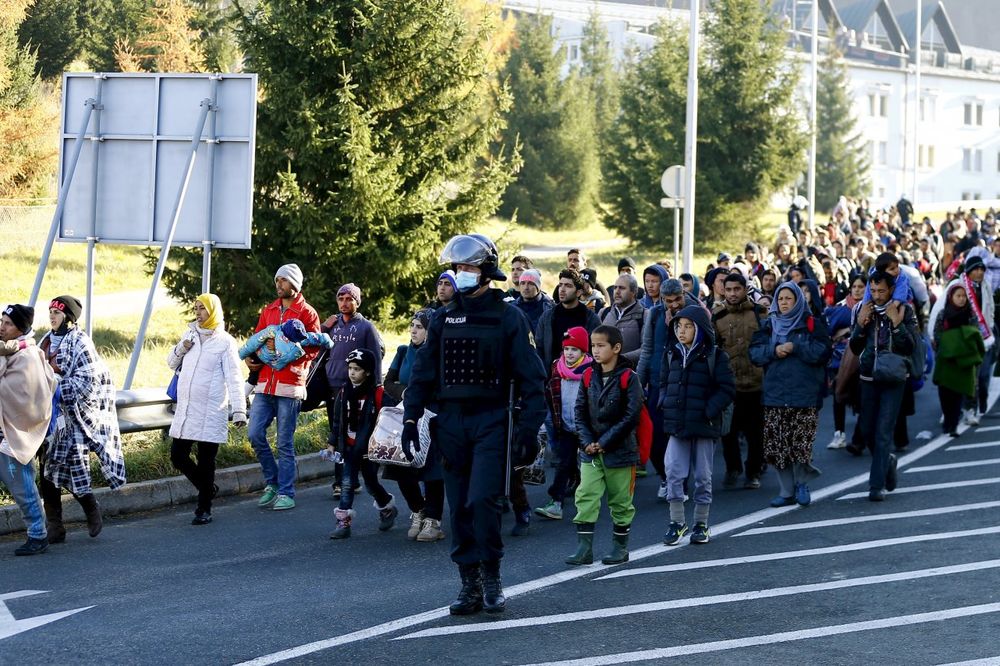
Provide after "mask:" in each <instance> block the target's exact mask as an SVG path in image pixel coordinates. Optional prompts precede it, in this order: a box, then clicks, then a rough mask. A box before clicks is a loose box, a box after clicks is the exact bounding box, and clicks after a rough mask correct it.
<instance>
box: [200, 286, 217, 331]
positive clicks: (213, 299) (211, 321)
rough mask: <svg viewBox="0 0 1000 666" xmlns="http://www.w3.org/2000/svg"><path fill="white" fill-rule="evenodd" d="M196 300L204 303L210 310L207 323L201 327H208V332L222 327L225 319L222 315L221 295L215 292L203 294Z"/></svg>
mask: <svg viewBox="0 0 1000 666" xmlns="http://www.w3.org/2000/svg"><path fill="white" fill-rule="evenodd" d="M195 300H196V301H198V302H199V303H201V304H202V305H204V306H205V309H206V310H208V319H206V320H205V324H204V326H202V327H201V328H205V329H207V330H208V332H212V331H214V330H215V329H217V328H221V327H222V324H223V323H224V321H223V316H222V301H220V300H219V297H218V296H216V295H215V294H202V295H201V296H199V297H198V298H196V299H195Z"/></svg>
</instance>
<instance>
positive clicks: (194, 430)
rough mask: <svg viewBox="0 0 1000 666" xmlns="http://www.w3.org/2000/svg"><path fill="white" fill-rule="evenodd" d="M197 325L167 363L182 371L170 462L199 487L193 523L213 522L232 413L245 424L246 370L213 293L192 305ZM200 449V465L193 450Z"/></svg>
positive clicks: (174, 350)
mask: <svg viewBox="0 0 1000 666" xmlns="http://www.w3.org/2000/svg"><path fill="white" fill-rule="evenodd" d="M194 312H195V317H196V318H197V320H196V321H193V322H191V324H189V329H190V330H188V331H187V332H185V333H184V335H183V337H181V340H180V342H178V343H177V344H176V345H175V346H174V348H173V349H172V350H171V351H170V353H169V354H168V355H167V365H169V366H170V368H171V369H172V370H179V373H180V374H179V375H178V377H177V409H176V411H175V412H174V420H173V422H172V423H171V424H170V436H171V437H172V438H173V443H172V444H171V446H170V462H172V463H173V465H174V467H176V468H177V469H178V470H180V471H181V472H182V473H183V474H184V476H186V477H187V478H188V480H190V481H191V483H192V484H194V487H195V488H197V489H198V507H197V509H195V512H194V520H193V521H191V524H192V525H207V524H208V523H210V522H212V498H213V497H215V494H216V493H217V492H218V487H217V486H216V485H215V457H216V455H218V453H219V445H220V444H223V443H225V442H226V441H227V440H228V439H229V412H230V410H231V411H232V413H233V425H235V426H236V427H242V426H245V425H246V422H247V414H246V402H245V400H244V397H243V372H242V364H241V363H240V359H239V355H238V353H237V350H238V347H237V345H236V341H235V340H234V339H233V337H232V336H231V335H229V334H228V333H226V331H225V327H224V326H223V316H222V303H221V302H220V301H219V297H218V296H216V295H215V294H202V295H201V296H199V297H198V298H197V299H196V300H195V303H194ZM195 444H197V445H198V454H197V462H195V461H193V460H191V449H192V448H193V447H194V445H195Z"/></svg>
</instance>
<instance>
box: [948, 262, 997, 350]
mask: <svg viewBox="0 0 1000 666" xmlns="http://www.w3.org/2000/svg"><path fill="white" fill-rule="evenodd" d="M961 280H962V285H964V286H965V293H966V294H968V295H969V305H970V306H971V307H972V313H973V314H974V315H976V326H977V327H978V328H979V332H980V333H982V335H983V342H985V341H987V340H989V339H990V338H991V337H993V331H992V330H991V329H990V325H989V324H988V323H987V322H986V319H985V318H984V317H983V311H982V309H980V307H979V302H978V300H977V299H976V289H975V287H974V286H973V284H972V280H970V279H969V276H968V275H965V274H964V273H963V274H962V277H961ZM946 307H947V306H946Z"/></svg>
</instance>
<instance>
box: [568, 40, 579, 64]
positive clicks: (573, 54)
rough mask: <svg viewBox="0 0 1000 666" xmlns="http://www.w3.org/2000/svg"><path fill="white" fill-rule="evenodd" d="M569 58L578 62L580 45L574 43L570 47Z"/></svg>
mask: <svg viewBox="0 0 1000 666" xmlns="http://www.w3.org/2000/svg"><path fill="white" fill-rule="evenodd" d="M569 59H570V62H576V61H577V60H579V59H580V47H579V46H577V45H576V44H572V45H570V47H569Z"/></svg>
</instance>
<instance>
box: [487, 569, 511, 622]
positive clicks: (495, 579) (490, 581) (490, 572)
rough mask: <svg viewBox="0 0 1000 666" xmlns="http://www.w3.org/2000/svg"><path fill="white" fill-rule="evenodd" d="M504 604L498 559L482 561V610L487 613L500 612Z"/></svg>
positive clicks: (505, 600) (505, 603) (505, 601)
mask: <svg viewBox="0 0 1000 666" xmlns="http://www.w3.org/2000/svg"><path fill="white" fill-rule="evenodd" d="M506 605H507V599H506V598H505V597H504V596H503V581H501V580H500V560H496V561H494V562H483V610H485V611H486V612H487V613H502V612H503V609H504V606H506Z"/></svg>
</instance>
